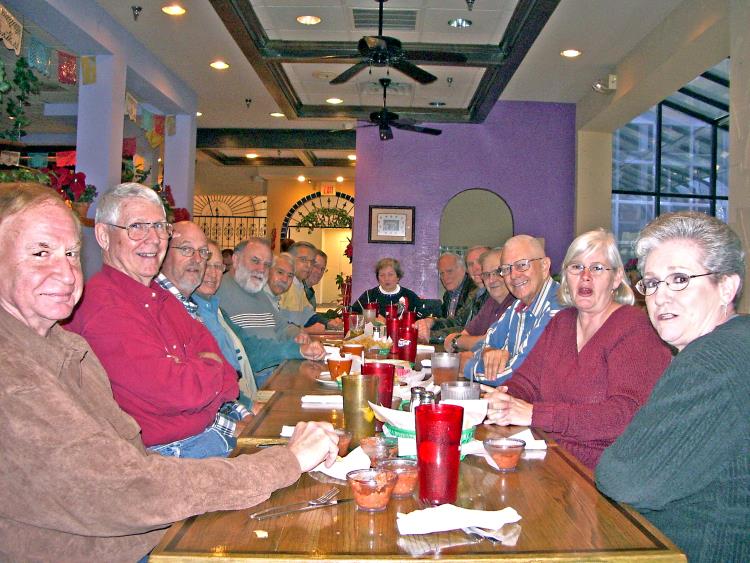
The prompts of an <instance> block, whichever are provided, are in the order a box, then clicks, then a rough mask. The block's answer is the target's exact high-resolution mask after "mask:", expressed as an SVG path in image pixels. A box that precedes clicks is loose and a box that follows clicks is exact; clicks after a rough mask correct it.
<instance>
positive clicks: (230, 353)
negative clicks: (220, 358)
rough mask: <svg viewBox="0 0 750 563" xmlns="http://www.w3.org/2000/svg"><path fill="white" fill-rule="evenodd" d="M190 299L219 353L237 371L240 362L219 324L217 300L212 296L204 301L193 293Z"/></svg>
mask: <svg viewBox="0 0 750 563" xmlns="http://www.w3.org/2000/svg"><path fill="white" fill-rule="evenodd" d="M192 299H193V301H194V302H195V304H196V305H198V317H199V318H200V321H201V322H202V323H203V326H205V327H206V328H207V329H208V332H210V333H211V334H212V335H213V337H214V338H215V339H216V343H217V344H218V345H219V348H221V353H222V354H223V355H224V357H225V358H226V360H227V361H228V362H229V363H230V364H232V367H233V368H234V369H236V370H239V369H240V362H239V360H238V359H237V349H236V348H235V347H234V344H233V343H232V341H231V339H230V338H229V336H228V335H227V333H226V331H225V330H224V327H223V326H221V323H220V322H219V298H218V297H216V296H215V295H212V296H211V297H209V298H208V299H206V298H204V297H202V296H200V295H199V294H197V293H193V295H192Z"/></svg>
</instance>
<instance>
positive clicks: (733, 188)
mask: <svg viewBox="0 0 750 563" xmlns="http://www.w3.org/2000/svg"><path fill="white" fill-rule="evenodd" d="M729 9H730V18H729V19H730V26H729V33H730V56H731V67H730V70H729V80H730V87H729V108H730V118H729V120H730V121H729V225H730V226H731V227H732V228H733V229H734V230H735V232H736V233H737V234H738V235H739V236H740V238H741V239H742V243H743V246H744V248H745V252H748V251H750V130H749V129H750V126H749V125H748V124H750V4H748V2H747V0H731V1H730V6H729ZM747 266H748V267H747V269H746V272H745V290H744V296H743V298H742V302H741V303H740V312H742V313H748V312H750V291H748V287H747V285H748V283H750V263H748V265H747Z"/></svg>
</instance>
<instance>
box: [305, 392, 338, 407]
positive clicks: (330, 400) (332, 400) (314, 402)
mask: <svg viewBox="0 0 750 563" xmlns="http://www.w3.org/2000/svg"><path fill="white" fill-rule="evenodd" d="M302 408H339V409H343V408H344V397H343V395H303V396H302Z"/></svg>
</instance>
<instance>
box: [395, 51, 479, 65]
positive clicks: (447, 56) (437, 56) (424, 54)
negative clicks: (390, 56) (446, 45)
mask: <svg viewBox="0 0 750 563" xmlns="http://www.w3.org/2000/svg"><path fill="white" fill-rule="evenodd" d="M404 54H405V55H406V56H407V57H408V58H409V59H410V60H413V61H435V62H441V63H465V62H466V61H467V59H466V55H464V54H463V53H449V52H447V51H417V50H415V51H412V50H411V49H410V50H408V51H404Z"/></svg>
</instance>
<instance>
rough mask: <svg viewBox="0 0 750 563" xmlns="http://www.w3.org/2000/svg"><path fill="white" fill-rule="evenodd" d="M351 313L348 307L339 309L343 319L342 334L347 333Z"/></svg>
mask: <svg viewBox="0 0 750 563" xmlns="http://www.w3.org/2000/svg"><path fill="white" fill-rule="evenodd" d="M351 314H352V312H351V310H350V309H349V307H344V310H343V311H341V318H342V319H343V321H344V336H346V335H347V334H349V315H351Z"/></svg>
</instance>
